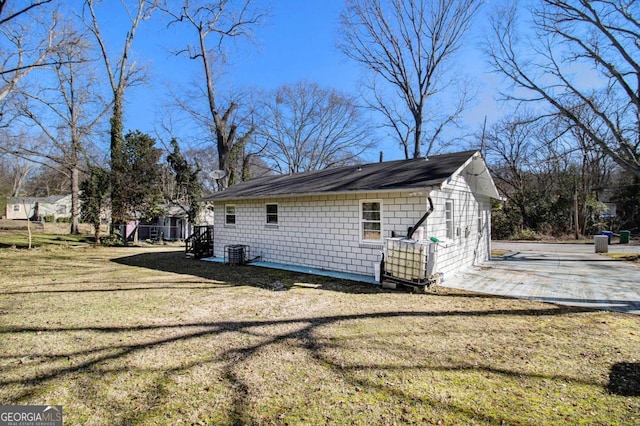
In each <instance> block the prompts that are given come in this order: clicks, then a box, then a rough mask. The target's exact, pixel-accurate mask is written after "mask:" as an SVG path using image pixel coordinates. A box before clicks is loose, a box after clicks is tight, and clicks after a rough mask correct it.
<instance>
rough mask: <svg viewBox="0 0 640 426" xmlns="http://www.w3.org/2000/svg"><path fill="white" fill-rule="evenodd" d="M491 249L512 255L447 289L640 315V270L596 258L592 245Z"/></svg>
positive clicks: (457, 278)
mask: <svg viewBox="0 0 640 426" xmlns="http://www.w3.org/2000/svg"><path fill="white" fill-rule="evenodd" d="M492 248H493V249H496V250H507V251H508V254H507V255H506V256H505V257H504V258H497V259H496V258H494V259H493V260H491V261H490V262H486V263H484V264H483V265H481V266H479V267H475V268H473V269H471V270H469V271H466V272H463V273H460V274H456V275H454V276H451V277H445V281H444V282H443V283H442V286H444V287H451V288H457V289H463V290H471V291H475V292H479V293H488V294H495V295H500V296H509V297H515V298H522V299H531V300H539V301H542V302H550V303H556V304H561V305H570V306H578V307H586V308H590V309H602V310H610V311H618V312H626V313H632V314H640V266H638V265H635V264H631V263H628V262H622V261H618V260H613V259H611V258H609V257H607V256H604V255H601V254H595V250H594V246H593V244H548V243H512V242H494V243H492ZM609 252H610V253H615V252H627V253H640V246H637V245H618V244H614V245H610V246H609Z"/></svg>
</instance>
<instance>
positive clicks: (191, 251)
mask: <svg viewBox="0 0 640 426" xmlns="http://www.w3.org/2000/svg"><path fill="white" fill-rule="evenodd" d="M185 255H186V256H187V257H193V258H194V259H201V258H203V257H211V256H213V225H201V226H194V227H193V233H192V234H191V235H190V236H189V237H188V238H187V239H186V240H185Z"/></svg>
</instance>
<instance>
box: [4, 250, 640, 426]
mask: <svg viewBox="0 0 640 426" xmlns="http://www.w3.org/2000/svg"><path fill="white" fill-rule="evenodd" d="M0 268H1V270H2V271H3V272H2V281H1V284H0V292H1V293H0V333H1V334H2V336H1V339H2V345H1V346H0V403H3V404H62V405H63V406H64V414H65V421H66V424H96V425H98V424H100V425H101V424H163V425H164V424H171V425H174V424H180V423H184V424H230V425H231V424H314V425H315V424H335V425H342V424H429V423H435V424H438V423H444V424H501V423H506V424H566V423H584V424H638V423H640V391H639V390H638V389H640V378H638V372H639V371H640V359H638V356H639V355H638V348H639V347H640V317H639V316H634V315H629V314H620V313H610V312H596V311H588V310H579V309H571V308H566V307H559V306H553V305H549V304H542V303H537V302H529V301H520V300H511V299H507V298H499V297H488V296H481V295H476V294H468V293H464V292H460V291H454V290H447V289H443V290H442V291H441V292H440V293H437V294H424V295H416V294H410V293H404V292H386V291H382V290H381V289H379V288H377V287H375V286H370V285H362V284H358V283H352V282H346V281H339V280H333V279H328V278H321V277H314V276H307V275H303V274H295V273H289V272H283V271H275V270H267V269H259V268H254V267H249V266H246V267H228V266H225V265H221V264H214V263H209V262H203V261H191V260H187V259H185V258H184V255H183V253H182V252H181V251H175V248H173V249H172V248H149V249H142V248H110V249H107V248H100V249H92V248H86V249H74V250H64V249H57V250H40V251H24V250H0ZM275 281H280V282H282V283H284V284H285V286H286V287H287V288H288V291H270V290H268V288H270V287H271V284H272V283H273V282H275Z"/></svg>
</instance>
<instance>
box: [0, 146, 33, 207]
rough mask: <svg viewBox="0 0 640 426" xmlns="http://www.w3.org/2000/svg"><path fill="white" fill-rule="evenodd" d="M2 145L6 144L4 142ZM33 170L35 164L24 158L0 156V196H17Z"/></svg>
mask: <svg viewBox="0 0 640 426" xmlns="http://www.w3.org/2000/svg"><path fill="white" fill-rule="evenodd" d="M3 139H4V137H3ZM3 143H4V144H6V141H3ZM34 169H35V164H33V163H32V162H30V161H27V160H25V159H24V158H20V157H15V156H12V155H0V194H3V195H10V196H12V197H17V196H19V195H20V193H21V192H22V190H23V188H24V186H25V182H26V180H27V178H28V176H29V174H30V173H31V172H32V171H33V170H34Z"/></svg>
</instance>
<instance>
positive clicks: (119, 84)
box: [84, 0, 157, 222]
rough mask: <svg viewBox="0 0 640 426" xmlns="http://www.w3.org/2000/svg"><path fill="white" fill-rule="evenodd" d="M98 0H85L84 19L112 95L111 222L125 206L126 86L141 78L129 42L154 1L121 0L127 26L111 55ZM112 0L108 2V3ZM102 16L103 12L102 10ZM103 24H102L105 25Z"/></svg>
mask: <svg viewBox="0 0 640 426" xmlns="http://www.w3.org/2000/svg"><path fill="white" fill-rule="evenodd" d="M98 3H100V1H99V0H85V5H86V10H88V15H89V16H88V17H84V22H85V24H86V26H87V28H88V29H89V31H90V32H91V33H92V34H93V36H94V37H95V39H96V41H97V43H98V45H99V47H100V52H101V56H102V61H103V63H104V66H105V71H106V73H107V77H108V80H109V85H110V87H111V92H112V94H113V102H112V105H113V112H112V115H111V120H110V126H111V130H110V154H111V215H112V219H113V220H114V221H115V222H118V221H122V220H124V218H125V217H126V207H125V205H124V203H125V202H124V200H122V199H121V197H120V194H122V192H123V189H124V187H125V185H126V179H127V177H126V172H125V171H124V168H125V165H124V164H123V163H124V153H123V152H122V151H123V147H124V133H123V131H124V125H123V120H124V118H123V117H124V101H125V92H126V90H127V88H129V87H131V86H133V85H135V84H139V83H141V82H142V81H144V73H143V72H142V69H141V68H140V67H138V66H137V65H136V63H135V61H134V62H130V60H131V56H130V51H131V45H132V44H133V40H134V38H135V35H136V31H137V29H138V26H139V25H140V23H141V22H142V21H143V20H145V19H148V18H149V17H150V16H151V14H152V13H153V10H154V9H155V8H156V6H157V2H156V0H131V1H127V0H122V2H121V3H122V7H123V8H124V9H125V11H126V14H127V16H128V18H129V27H128V29H127V32H126V34H125V37H124V43H123V45H122V49H121V50H120V53H119V54H118V56H115V57H112V56H111V54H110V52H111V51H110V50H109V49H108V48H107V40H106V38H105V37H104V36H103V34H102V30H101V23H100V19H99V18H98V13H97V6H98ZM112 5H113V3H110V6H112ZM105 16H106V13H105ZM105 25H106V24H105Z"/></svg>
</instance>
